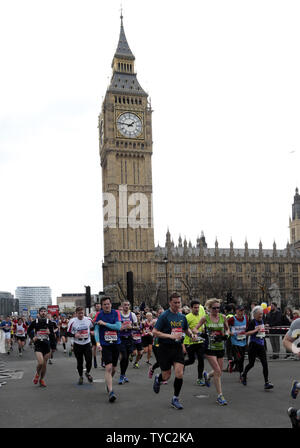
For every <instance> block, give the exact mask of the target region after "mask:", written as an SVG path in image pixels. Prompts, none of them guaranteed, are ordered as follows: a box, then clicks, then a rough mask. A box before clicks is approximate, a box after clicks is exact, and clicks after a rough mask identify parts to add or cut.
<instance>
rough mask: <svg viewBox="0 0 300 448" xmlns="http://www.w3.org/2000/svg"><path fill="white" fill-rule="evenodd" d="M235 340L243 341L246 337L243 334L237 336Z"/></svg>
mask: <svg viewBox="0 0 300 448" xmlns="http://www.w3.org/2000/svg"><path fill="white" fill-rule="evenodd" d="M236 338H237V340H238V341H243V340H244V339H246V336H245V335H244V334H238V335H237V337H236Z"/></svg>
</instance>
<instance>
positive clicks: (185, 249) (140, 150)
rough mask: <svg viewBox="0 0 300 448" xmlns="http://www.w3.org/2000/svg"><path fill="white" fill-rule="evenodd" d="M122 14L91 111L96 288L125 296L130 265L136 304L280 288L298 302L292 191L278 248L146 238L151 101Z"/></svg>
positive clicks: (252, 296)
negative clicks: (95, 143) (97, 175)
mask: <svg viewBox="0 0 300 448" xmlns="http://www.w3.org/2000/svg"><path fill="white" fill-rule="evenodd" d="M134 62H135V57H134V55H133V53H132V51H131V49H130V47H129V45H128V42H127V39H126V36H125V32H124V26H123V17H121V29H120V35H119V41H118V46H117V49H116V52H115V54H114V57H113V61H112V77H111V81H110V85H109V86H108V89H107V91H106V94H105V98H104V101H103V104H102V109H101V113H100V115H99V150H100V161H101V167H102V192H103V215H104V222H103V232H104V263H103V289H104V291H105V292H106V293H108V294H110V295H111V296H112V297H113V298H114V299H115V300H120V299H122V298H123V297H126V294H127V291H126V286H127V281H126V278H127V275H126V274H127V272H128V271H132V272H133V279H134V298H135V302H136V303H137V304H138V303H140V302H142V301H145V302H146V303H147V304H149V305H150V306H156V305H158V304H159V303H160V304H162V305H166V303H167V297H168V295H170V293H171V292H172V291H177V292H179V293H180V294H181V297H182V299H183V302H184V303H189V302H190V300H191V299H192V298H198V299H200V300H201V301H202V302H204V301H205V300H206V299H207V298H209V297H217V298H220V299H223V300H225V301H226V300H230V301H231V300H232V299H234V300H235V301H237V302H244V303H247V302H250V301H251V300H256V301H258V302H260V301H261V300H264V301H266V302H269V303H270V301H271V300H272V297H274V294H275V292H276V294H277V296H278V297H279V295H278V294H280V299H282V301H283V302H282V303H292V301H293V302H294V304H295V305H296V306H300V278H299V277H300V250H298V249H300V196H299V193H298V189H296V195H295V197H294V204H293V210H292V219H290V232H291V239H290V243H288V244H287V246H286V248H284V249H278V248H277V246H276V243H275V242H274V244H273V248H272V249H263V244H262V242H261V241H260V242H259V244H258V248H257V249H251V248H249V247H248V243H247V241H245V244H244V247H243V248H235V247H234V244H233V242H232V241H230V244H229V248H221V247H219V244H218V241H217V240H216V241H215V243H214V247H212V248H209V247H208V244H207V242H206V240H205V236H204V233H203V232H202V234H201V236H200V237H198V238H197V241H196V244H195V245H192V243H191V241H189V242H188V241H187V240H186V238H184V240H182V238H181V236H179V240H178V244H177V245H175V244H174V241H173V239H172V238H171V233H170V231H169V230H168V231H167V234H166V241H165V245H164V246H163V247H160V246H156V247H155V245H154V229H153V220H152V162H151V158H152V109H151V105H150V103H149V99H148V94H147V93H146V92H145V91H144V90H143V88H142V87H141V85H140V84H139V82H138V80H137V75H136V73H135V66H134Z"/></svg>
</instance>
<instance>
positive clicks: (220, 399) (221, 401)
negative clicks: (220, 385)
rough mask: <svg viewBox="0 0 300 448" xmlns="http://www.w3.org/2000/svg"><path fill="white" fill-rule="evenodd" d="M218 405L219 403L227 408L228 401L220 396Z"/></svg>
mask: <svg viewBox="0 0 300 448" xmlns="http://www.w3.org/2000/svg"><path fill="white" fill-rule="evenodd" d="M217 403H218V404H219V405H220V406H225V405H226V404H227V401H226V400H225V398H224V396H223V395H218V397H217Z"/></svg>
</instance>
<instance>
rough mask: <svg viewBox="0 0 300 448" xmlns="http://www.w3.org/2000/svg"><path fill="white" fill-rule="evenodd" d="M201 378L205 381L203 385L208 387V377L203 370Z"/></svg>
mask: <svg viewBox="0 0 300 448" xmlns="http://www.w3.org/2000/svg"><path fill="white" fill-rule="evenodd" d="M203 378H204V382H205V386H207V387H210V378H209V376H208V373H207V372H205V371H204V372H203Z"/></svg>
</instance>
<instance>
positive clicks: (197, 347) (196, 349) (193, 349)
mask: <svg viewBox="0 0 300 448" xmlns="http://www.w3.org/2000/svg"><path fill="white" fill-rule="evenodd" d="M186 352H187V354H188V357H189V359H188V360H187V361H184V366H190V365H191V364H194V362H195V359H196V356H197V359H198V379H199V380H200V379H201V378H202V375H203V369H204V344H203V343H201V344H191V345H186Z"/></svg>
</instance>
